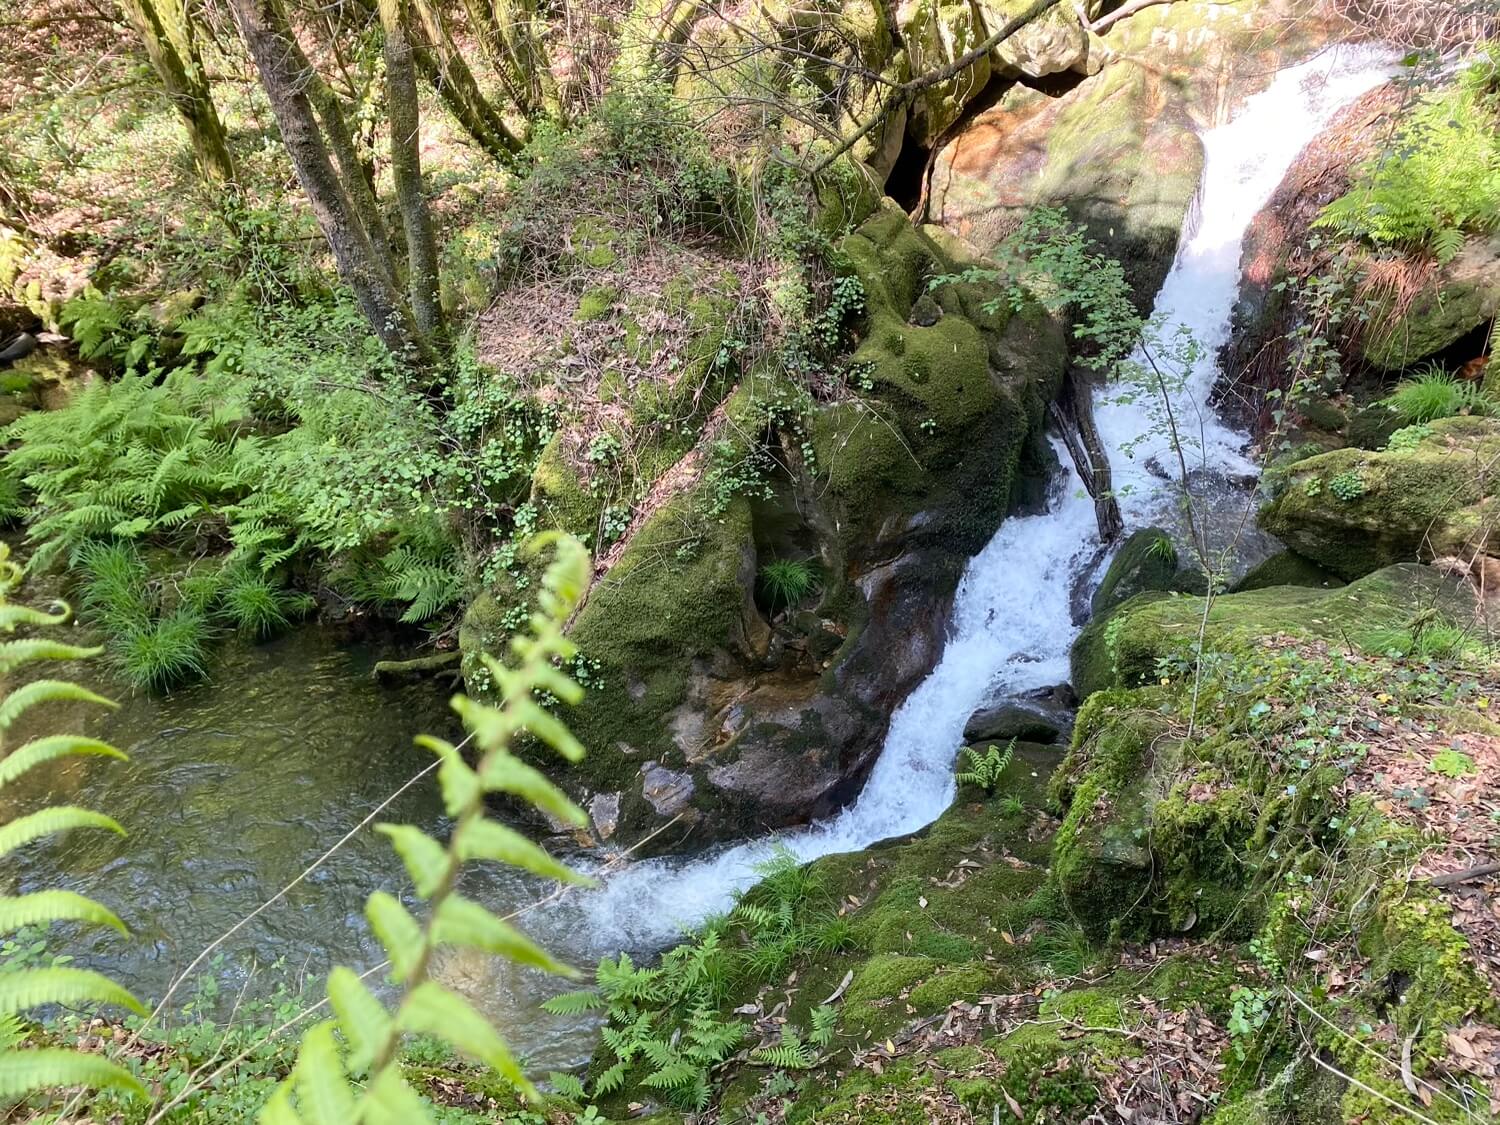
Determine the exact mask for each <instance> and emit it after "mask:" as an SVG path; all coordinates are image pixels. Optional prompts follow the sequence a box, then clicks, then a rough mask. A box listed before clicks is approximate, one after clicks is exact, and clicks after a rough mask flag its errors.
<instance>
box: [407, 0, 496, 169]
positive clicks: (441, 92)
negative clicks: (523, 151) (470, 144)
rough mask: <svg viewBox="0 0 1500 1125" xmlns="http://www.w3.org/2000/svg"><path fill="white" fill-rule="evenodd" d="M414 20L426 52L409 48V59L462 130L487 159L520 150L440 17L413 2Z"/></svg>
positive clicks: (423, 0) (424, 3)
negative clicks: (487, 156) (422, 36)
mask: <svg viewBox="0 0 1500 1125" xmlns="http://www.w3.org/2000/svg"><path fill="white" fill-rule="evenodd" d="M413 7H414V8H415V10H416V14H417V19H418V20H420V21H421V24H422V31H423V33H424V35H425V36H426V38H427V45H428V47H429V50H422V49H421V48H418V47H416V46H413V50H412V58H413V60H414V61H415V62H416V65H417V69H419V70H421V71H423V72H424V75H425V76H426V77H427V78H428V80H429V81H431V82H432V83H433V85H434V86H436V87H437V92H438V96H439V97H441V98H442V99H443V103H444V104H445V105H446V106H447V107H448V109H449V110H450V112H452V114H453V116H454V117H456V118H457V119H458V123H459V124H460V125H462V126H463V128H464V131H465V132H467V133H468V134H469V136H471V137H473V138H474V139H475V140H476V141H478V142H479V144H480V146H481V147H483V148H484V149H485V151H487V152H488V153H489V154H490V155H491V156H495V157H501V156H504V155H506V154H507V153H511V152H515V151H516V150H518V149H519V148H520V147H521V139H520V138H519V137H518V136H516V135H515V133H513V132H512V131H511V129H510V126H508V125H507V124H506V123H505V118H504V117H502V116H501V115H500V111H499V110H497V109H496V108H495V107H494V105H493V103H491V102H490V100H489V99H488V98H486V97H485V96H484V94H483V93H482V92H481V91H480V89H479V83H478V82H476V81H474V72H473V71H471V70H470V69H469V64H468V63H466V62H464V57H463V55H461V54H460V53H459V50H458V46H457V44H455V43H454V42H453V36H452V35H451V34H449V32H448V25H447V24H446V23H445V22H444V20H443V17H442V14H441V13H440V12H439V11H438V10H437V9H435V8H434V7H433V6H432V4H431V3H430V2H429V0H414V3H413Z"/></svg>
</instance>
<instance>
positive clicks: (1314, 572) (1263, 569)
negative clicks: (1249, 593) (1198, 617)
mask: <svg viewBox="0 0 1500 1125" xmlns="http://www.w3.org/2000/svg"><path fill="white" fill-rule="evenodd" d="M1342 585H1344V580H1343V579H1342V578H1340V577H1339V576H1338V575H1336V574H1334V573H1333V572H1332V571H1329V570H1325V569H1323V568H1322V567H1321V566H1319V565H1318V564H1317V563H1315V562H1313V561H1312V560H1311V559H1306V558H1303V557H1302V556H1301V555H1299V554H1297V552H1296V551H1278V552H1277V553H1276V554H1274V555H1272V556H1271V557H1270V558H1268V559H1266V560H1265V561H1264V562H1261V563H1258V564H1256V565H1255V566H1253V567H1251V568H1250V570H1249V571H1248V572H1247V573H1246V574H1245V577H1243V578H1241V579H1240V580H1239V582H1238V583H1236V585H1235V587H1234V589H1233V591H1231V592H1232V593H1236V594H1238V593H1240V592H1241V591H1244V590H1264V589H1265V588H1266V587H1268V586H1309V587H1312V588H1313V589H1316V590H1332V589H1335V588H1337V587H1339V586H1342Z"/></svg>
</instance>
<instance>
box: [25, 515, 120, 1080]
mask: <svg viewBox="0 0 1500 1125" xmlns="http://www.w3.org/2000/svg"><path fill="white" fill-rule="evenodd" d="M21 573H22V572H21V568H20V567H19V566H18V565H17V564H15V563H14V562H12V561H11V560H10V548H9V547H8V546H7V545H6V544H4V543H0V628H3V629H4V631H5V632H7V633H14V632H15V630H16V629H17V628H20V627H46V626H50V625H60V624H62V623H63V622H65V621H66V620H67V618H68V616H69V614H68V611H67V608H66V607H64V606H59V607H57V608H55V609H54V610H52V611H50V612H43V611H40V610H35V609H30V608H27V607H25V606H18V605H15V604H13V603H11V602H10V601H8V595H9V594H10V593H11V592H12V591H14V590H15V588H16V586H17V585H19V583H20V581H21ZM98 651H99V650H97V649H85V648H76V647H73V646H70V645H60V644H46V643H38V642H37V641H34V640H7V641H3V642H0V664H4V666H5V667H6V668H7V669H14V668H17V667H20V666H21V665H24V664H27V663H30V662H32V661H36V660H72V659H79V658H84V657H89V656H94V655H97V653H98ZM56 700H73V701H80V702H88V703H97V704H103V705H105V706H113V704H111V703H109V701H108V700H105V699H102V698H100V697H99V696H97V695H94V694H93V693H92V692H89V691H86V690H85V689H83V688H81V687H78V686H76V685H74V684H69V683H66V682H65V681H60V680H37V681H33V682H32V683H30V684H27V685H26V686H24V687H22V688H19V689H17V690H16V691H13V692H11V693H10V694H9V695H8V696H7V697H6V698H5V700H4V702H3V703H0V728H8V727H9V726H10V725H11V724H12V723H14V722H15V721H16V719H17V718H19V717H20V716H21V715H22V714H23V713H25V712H26V711H28V710H29V709H30V708H32V707H34V706H37V705H38V704H42V703H47V702H52V701H56ZM78 754H87V755H94V756H102V757H109V758H116V759H122V760H123V759H124V757H125V755H124V754H122V753H120V751H118V750H116V749H115V748H114V747H113V746H110V745H108V744H107V743H103V742H99V741H98V740H96V739H91V738H79V737H74V736H71V735H51V736H48V737H43V738H39V739H36V740H34V741H32V742H28V743H26V744H25V745H23V746H19V747H17V748H15V749H13V750H11V751H10V753H9V754H8V755H7V756H6V757H5V758H3V759H0V790H3V788H4V787H5V786H6V785H9V784H11V783H12V782H14V781H15V780H16V779H17V778H19V777H21V776H22V775H23V774H25V773H27V772H29V771H30V770H32V769H35V768H37V767H38V766H41V765H44V764H45V763H48V762H52V761H55V760H57V759H59V758H62V757H66V756H70V755H78ZM72 828H104V829H107V830H110V831H115V832H119V831H121V829H120V826H119V825H118V824H116V823H115V822H114V821H113V820H110V819H109V818H108V817H106V816H103V815H101V814H99V813H95V812H91V811H89V810H87V809H79V808H71V807H48V808H42V809H38V810H36V811H34V812H31V813H28V814H26V815H24V816H21V817H18V818H16V819H14V820H11V821H10V822H9V823H8V824H6V825H4V826H3V827H0V857H3V856H6V855H9V854H10V853H11V852H13V851H15V850H16V849H18V848H21V847H24V846H26V845H27V844H29V843H32V842H33V841H35V840H38V839H41V838H42V837H44V836H49V835H52V834H53V833H55V832H60V831H66V830H68V829H72ZM64 921H65V922H73V923H80V924H85V925H94V926H107V927H110V928H112V929H115V930H118V931H120V932H121V933H124V932H125V926H124V923H122V922H121V921H120V919H119V918H118V917H117V916H116V915H115V913H114V912H113V911H111V910H110V909H109V908H108V907H105V906H102V905H101V904H99V903H97V902H94V901H93V900H92V899H88V898H85V897H84V896H82V895H79V894H75V893H73V892H71V891H61V890H39V891H32V892H30V893H28V894H21V895H11V896H5V897H0V935H8V934H14V933H15V932H17V931H18V930H21V929H24V928H26V927H31V926H39V925H45V924H50V923H52V922H64ZM55 1004H67V1005H70V1006H76V1005H79V1004H112V1005H117V1006H120V1007H124V1008H128V1009H129V1010H131V1011H134V1012H137V1013H139V1014H142V1015H144V1014H145V1008H144V1006H143V1005H142V1004H141V1002H140V1001H139V1000H137V999H136V998H135V997H134V996H132V995H131V994H130V993H129V992H127V991H126V990H125V989H123V988H121V987H120V986H119V985H117V984H115V983H114V982H113V981H111V980H110V979H109V978H108V977H106V976H103V975H102V974H100V973H96V972H92V971H90V970H86V969H74V968H68V967H65V966H59V965H53V966H51V967H48V968H38V969H21V970H18V971H15V972H10V973H5V974H3V975H0V1101H14V1100H17V1099H21V1098H24V1097H27V1096H28V1095H30V1094H33V1093H37V1092H39V1091H43V1090H49V1089H61V1088H65V1087H77V1086H83V1087H88V1088H90V1089H117V1090H121V1091H126V1092H129V1093H133V1094H145V1092H146V1091H145V1087H144V1086H143V1085H142V1084H141V1082H140V1081H139V1080H138V1079H137V1078H136V1077H135V1076H134V1075H133V1074H131V1073H130V1071H128V1070H126V1069H125V1068H124V1067H122V1066H120V1065H119V1064H117V1063H114V1062H112V1061H110V1060H108V1059H105V1058H103V1057H102V1056H100V1055H91V1054H81V1053H79V1052H75V1051H70V1050H66V1049H63V1048H58V1047H28V1046H26V1037H25V1026H24V1025H23V1024H22V1022H21V1020H20V1019H19V1017H20V1015H21V1014H22V1013H24V1012H27V1011H30V1010H33V1009H36V1008H42V1007H47V1006H50V1005H55Z"/></svg>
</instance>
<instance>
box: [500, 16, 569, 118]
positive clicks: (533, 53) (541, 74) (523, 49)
mask: <svg viewBox="0 0 1500 1125" xmlns="http://www.w3.org/2000/svg"><path fill="white" fill-rule="evenodd" d="M491 5H492V8H491V10H492V11H493V13H494V22H495V24H496V25H497V26H498V27H499V29H500V35H501V36H502V38H503V39H504V42H505V44H506V48H507V50H508V52H509V54H510V56H511V57H512V58H513V59H515V66H516V71H517V73H518V76H519V79H520V81H522V82H525V83H526V85H527V89H528V99H529V100H530V102H531V107H530V108H528V107H526V106H522V109H523V111H525V112H528V113H534V112H535V111H536V110H537V109H538V108H539V109H541V110H542V112H544V113H546V114H547V115H548V116H549V117H553V118H555V119H558V120H561V119H562V96H561V94H560V93H559V91H558V89H557V80H556V79H555V78H554V77H553V76H552V63H551V60H550V59H549V58H548V57H547V51H546V48H545V47H543V45H542V37H541V35H540V33H539V32H540V29H539V28H538V26H537V10H536V9H537V5H536V0H491Z"/></svg>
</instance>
